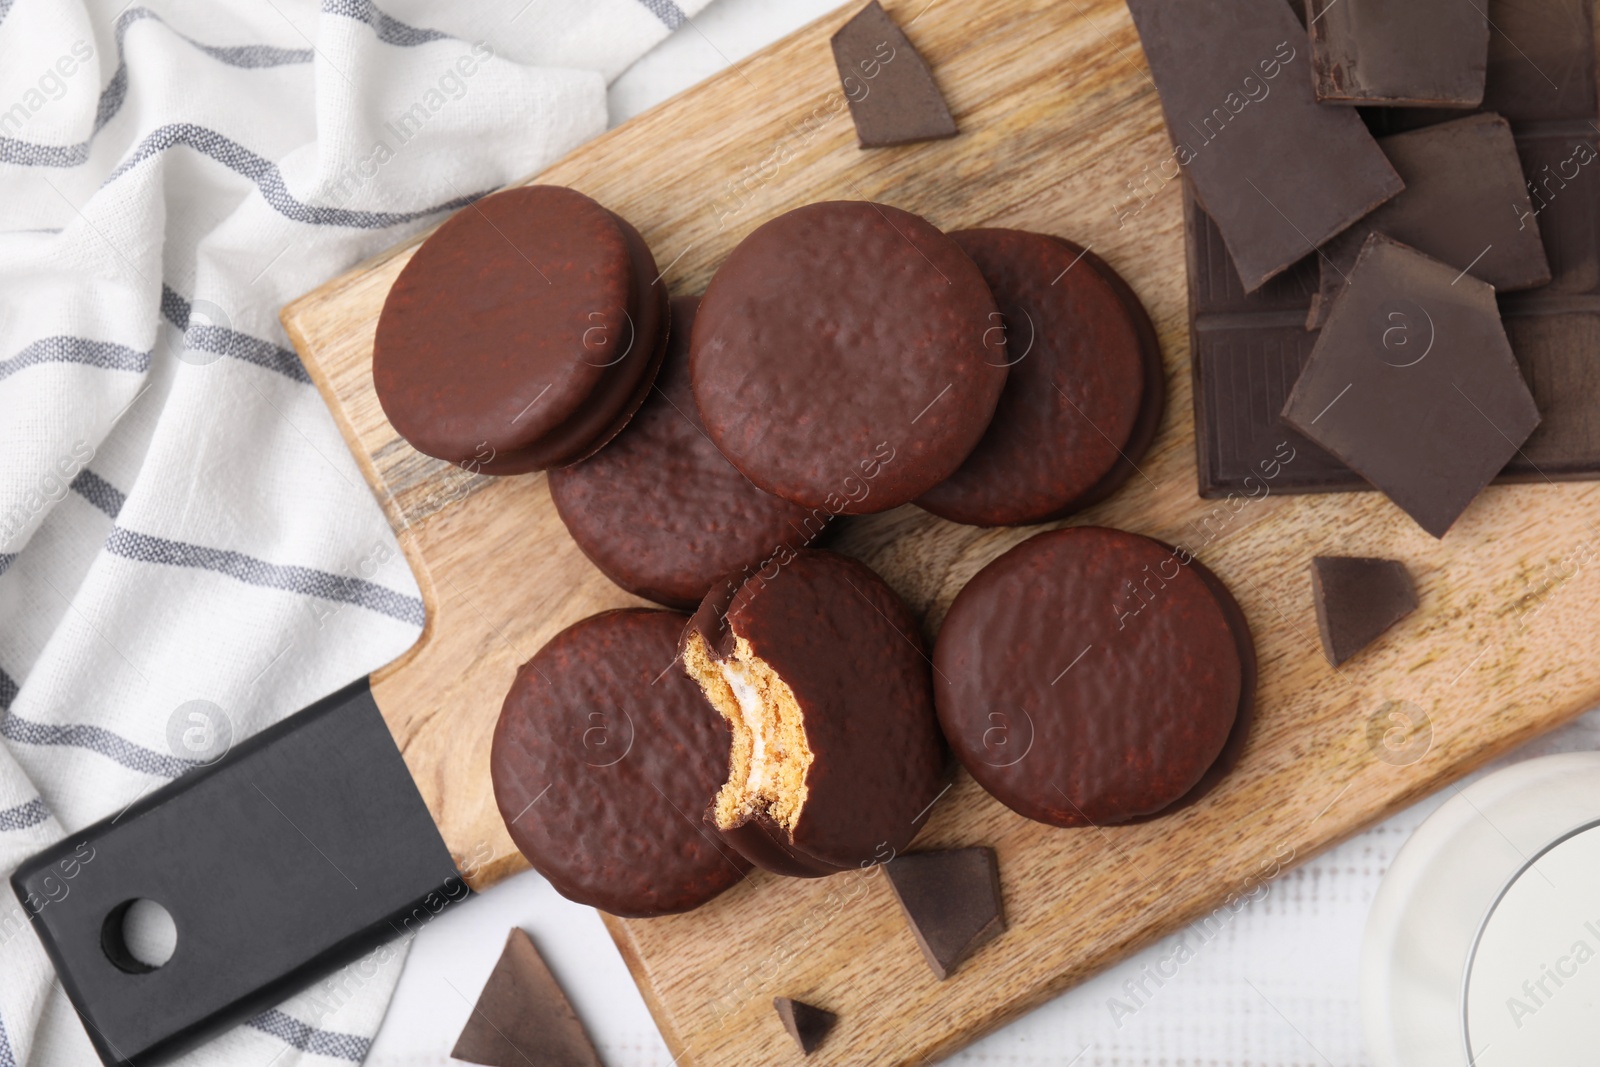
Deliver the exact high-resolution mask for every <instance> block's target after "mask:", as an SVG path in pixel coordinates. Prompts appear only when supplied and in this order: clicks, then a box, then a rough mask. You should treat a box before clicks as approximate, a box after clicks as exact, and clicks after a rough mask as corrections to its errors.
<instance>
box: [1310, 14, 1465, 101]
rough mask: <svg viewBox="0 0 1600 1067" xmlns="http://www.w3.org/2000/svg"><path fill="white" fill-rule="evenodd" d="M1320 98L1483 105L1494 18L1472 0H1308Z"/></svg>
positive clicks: (1313, 55) (1313, 54)
mask: <svg viewBox="0 0 1600 1067" xmlns="http://www.w3.org/2000/svg"><path fill="white" fill-rule="evenodd" d="M1306 17H1307V24H1308V25H1309V26H1310V28H1311V67H1312V71H1313V73H1314V77H1315V81H1316V91H1317V99H1318V100H1320V101H1322V102H1324V103H1335V104H1387V105H1391V106H1401V107H1477V106H1478V105H1479V104H1481V103H1482V102H1483V88H1484V76H1485V73H1486V71H1487V68H1488V64H1489V20H1488V17H1487V16H1486V15H1485V13H1484V10H1483V8H1482V7H1481V6H1480V5H1479V4H1477V3H1473V2H1468V0H1402V2H1398V3H1397V2H1396V0H1306Z"/></svg>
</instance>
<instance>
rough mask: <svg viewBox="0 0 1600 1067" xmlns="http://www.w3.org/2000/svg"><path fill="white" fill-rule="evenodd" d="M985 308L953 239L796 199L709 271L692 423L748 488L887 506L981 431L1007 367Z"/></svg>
mask: <svg viewBox="0 0 1600 1067" xmlns="http://www.w3.org/2000/svg"><path fill="white" fill-rule="evenodd" d="M997 314H998V309H997V308H996V306H995V303H994V298H993V297H992V296H991V295H990V292H989V287H988V285H987V284H986V283H985V282H984V280H983V275H982V274H981V273H980V272H979V271H978V268H977V267H976V266H975V265H974V264H973V262H972V260H971V259H969V258H968V257H967V255H966V253H964V252H962V251H961V248H960V247H959V246H958V245H957V244H956V243H955V242H954V241H951V240H950V239H949V238H948V237H946V236H944V234H942V233H940V232H939V231H938V230H937V229H935V228H934V227H933V226H932V225H930V224H929V223H928V222H926V221H925V220H923V219H921V218H919V217H917V216H916V215H912V214H910V213H908V212H905V211H901V210H899V209H897V208H892V207H888V206H885V205H881V204H871V203H865V202H860V201H832V202H827V203H821V204H810V205H808V206H806V207H802V208H798V209H797V210H794V211H791V212H789V213H788V214H785V215H781V216H779V217H778V218H776V219H773V220H771V221H770V222H767V223H766V224H764V225H763V226H761V227H759V228H758V229H756V230H755V232H753V233H751V234H750V235H749V236H748V237H746V238H745V239H744V241H743V242H741V243H740V244H739V246H738V247H737V248H735V249H734V251H733V254H732V255H730V256H729V257H728V260H727V262H726V263H725V264H724V265H723V266H722V269H720V270H719V271H718V272H717V275H716V277H715V278H714V279H712V282H711V286H710V288H708V289H707V290H706V295H705V299H704V300H703V301H702V302H701V305H700V314H699V317H698V318H697V320H696V322H695V329H694V337H693V340H692V342H691V354H690V373H691V375H692V377H693V381H694V394H695V399H696V401H698V403H699V406H700V413H701V416H702V417H703V418H704V419H705V423H706V430H707V432H708V433H709V434H710V435H711V439H712V440H713V441H714V442H716V445H717V447H718V448H719V449H721V451H722V453H723V455H725V456H727V457H728V461H729V462H730V463H732V464H733V465H734V466H735V467H737V468H739V469H740V470H741V471H743V472H744V473H745V475H746V476H748V477H749V478H750V480H751V481H753V482H755V483H756V484H757V485H759V486H760V487H761V488H763V489H765V490H767V491H768V492H770V493H775V494H777V495H778V496H781V497H784V498H786V499H789V500H793V501H795V502H797V503H801V504H805V505H807V506H810V507H827V506H829V504H830V501H833V502H838V501H843V506H842V507H841V508H837V509H834V510H842V511H843V512H845V513H847V514H867V513H871V512H878V511H886V510H888V509H890V508H893V507H898V506H899V505H901V504H904V503H906V502H907V501H910V500H912V499H914V498H916V497H918V496H920V495H921V494H922V493H924V492H926V491H928V490H929V489H931V488H933V487H934V486H935V485H937V484H939V482H941V481H943V480H944V479H945V478H946V477H948V476H949V475H950V474H951V473H952V472H954V471H955V469H956V468H957V467H959V466H960V465H961V461H962V460H964V459H965V458H966V457H967V454H968V453H969V452H971V451H972V449H973V447H974V446H975V445H976V444H977V443H978V440H979V438H981V437H982V436H983V432H984V430H985V429H986V428H987V427H988V425H989V420H990V418H991V417H992V416H993V414H994V410H995V404H996V402H997V401H998V400H999V397H1000V391H1001V389H1002V388H1003V387H1004V386H1005V379H1006V368H1005V366H1004V365H1003V361H1001V360H995V359H993V358H992V355H991V353H990V351H989V350H988V349H986V348H985V346H984V339H985V334H986V333H987V332H988V331H989V330H990V329H991V328H992V327H993V326H994V325H995V323H996V321H997V319H996V318H995V316H996V315H997Z"/></svg>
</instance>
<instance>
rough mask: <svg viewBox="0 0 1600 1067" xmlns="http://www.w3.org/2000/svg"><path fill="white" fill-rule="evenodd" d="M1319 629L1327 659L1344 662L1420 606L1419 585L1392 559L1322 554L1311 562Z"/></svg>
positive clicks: (1334, 663) (1312, 584) (1337, 662)
mask: <svg viewBox="0 0 1600 1067" xmlns="http://www.w3.org/2000/svg"><path fill="white" fill-rule="evenodd" d="M1311 593H1312V596H1313V598H1314V599H1315V601H1316V605H1317V629H1318V631H1320V632H1321V634H1322V651H1323V652H1324V653H1326V654H1327V657H1328V662H1329V663H1331V664H1333V665H1334V666H1335V667H1338V666H1341V665H1343V664H1344V662H1345V661H1346V660H1348V659H1349V658H1350V657H1351V656H1354V655H1355V654H1356V653H1357V652H1360V651H1361V650H1362V649H1363V648H1366V647H1367V646H1368V645H1370V644H1372V642H1374V641H1376V640H1377V639H1378V637H1379V636H1380V635H1382V634H1383V633H1384V631H1386V630H1388V629H1389V627H1391V626H1393V625H1394V624H1395V623H1397V622H1399V621H1400V620H1401V619H1403V618H1405V617H1406V616H1407V615H1410V614H1411V613H1412V612H1413V611H1416V610H1417V587H1416V585H1415V584H1414V583H1413V582H1412V581H1411V572H1409V571H1407V570H1406V565H1405V564H1404V563H1401V562H1399V561H1398V560H1392V559H1363V558H1360V557H1356V556H1318V557H1316V558H1315V559H1313V560H1312V561H1311Z"/></svg>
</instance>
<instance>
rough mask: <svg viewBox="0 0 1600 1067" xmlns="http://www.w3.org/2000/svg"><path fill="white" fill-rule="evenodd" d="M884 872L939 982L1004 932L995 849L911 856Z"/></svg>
mask: <svg viewBox="0 0 1600 1067" xmlns="http://www.w3.org/2000/svg"><path fill="white" fill-rule="evenodd" d="M884 871H885V872H886V873H887V874H888V876H889V884H890V885H891V886H893V887H894V894H895V896H896V897H897V898H898V899H899V901H900V907H901V908H902V909H904V911H905V913H906V919H907V921H908V922H909V923H910V925H911V932H912V933H913V934H915V935H916V938H917V944H918V945H919V946H921V948H922V955H923V956H924V957H925V958H926V959H927V961H928V966H929V967H931V968H933V973H934V974H936V975H938V976H939V977H940V978H941V979H944V978H948V977H950V974H951V972H953V971H954V970H955V969H956V968H957V967H959V966H960V965H961V962H962V961H963V960H965V959H966V958H967V957H968V956H970V955H972V954H973V953H974V952H976V951H977V950H978V949H979V948H981V947H982V946H983V945H985V944H987V943H988V942H990V941H992V940H993V939H994V938H996V937H998V936H999V935H1000V933H1001V931H1003V930H1004V929H1005V928H1006V916H1005V908H1004V906H1003V905H1002V904H1001V901H1000V868H999V866H998V865H997V864H996V863H995V857H994V849H992V848H959V849H953V850H951V851H949V852H913V853H911V854H909V855H906V856H899V857H897V858H895V859H893V860H891V861H890V862H889V863H888V864H887V865H886V866H885V867H884Z"/></svg>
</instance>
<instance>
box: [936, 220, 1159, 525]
mask: <svg viewBox="0 0 1600 1067" xmlns="http://www.w3.org/2000/svg"><path fill="white" fill-rule="evenodd" d="M950 237H951V239H952V240H954V241H955V242H956V243H957V244H959V245H960V246H961V248H962V250H963V251H965V252H966V253H967V254H968V255H969V256H971V257H972V259H973V262H975V263H977V265H978V267H979V269H980V270H982V271H983V276H984V278H985V279H986V280H987V281H988V283H989V287H990V288H991V289H992V290H993V291H994V294H995V299H996V300H997V301H998V303H999V305H1000V308H1001V313H1002V314H1003V315H1004V316H1005V323H1006V338H1005V351H1004V354H1003V355H1000V356H999V358H1000V359H1001V360H1003V361H1004V362H1006V363H1008V364H1009V365H1010V367H1011V374H1010V377H1009V379H1008V380H1007V381H1006V388H1005V391H1004V392H1003V393H1001V394H1000V403H999V406H998V407H997V408H996V409H995V415H994V421H993V422H992V423H990V425H989V430H988V432H987V433H986V434H984V437H983V440H982V441H980V442H979V443H978V447H977V448H975V449H974V450H973V451H972V454H971V455H969V456H968V457H967V459H966V462H964V463H963V464H962V465H961V468H960V469H959V470H957V471H956V472H955V473H954V474H953V475H951V476H950V477H949V478H948V479H946V480H945V481H944V482H942V483H941V484H940V485H938V486H936V487H935V488H934V489H933V490H931V491H930V492H928V493H924V494H923V495H922V496H921V497H919V498H918V499H917V504H918V506H920V507H922V508H924V509H926V510H928V511H931V512H933V513H934V514H935V515H938V516H940V517H942V518H946V519H950V520H951V521H953V522H962V523H968V524H971V525H974V526H1021V525H1027V524H1029V523H1036V522H1048V521H1051V520H1053V519H1059V518H1062V517H1064V516H1065V515H1068V514H1070V513H1072V512H1073V511H1075V510H1077V509H1078V508H1079V507H1082V506H1086V505H1087V504H1088V503H1092V502H1093V499H1098V498H1100V497H1104V496H1106V495H1108V494H1109V493H1110V492H1111V491H1112V490H1113V489H1114V488H1116V486H1117V485H1120V484H1121V482H1122V481H1125V480H1126V478H1127V476H1128V474H1129V473H1131V471H1132V470H1133V464H1135V463H1137V462H1138V460H1139V459H1140V458H1141V455H1142V453H1143V450H1144V448H1146V447H1148V445H1149V440H1150V437H1151V436H1153V434H1154V429H1155V424H1156V423H1158V422H1159V421H1160V416H1161V409H1162V406H1163V400H1164V394H1165V389H1164V376H1163V374H1162V370H1161V347H1160V343H1159V341H1158V340H1157V339H1156V334H1155V328H1154V327H1153V326H1152V325H1151V324H1150V317H1149V315H1147V314H1146V313H1145V310H1144V307H1143V306H1142V305H1141V304H1140V303H1139V301H1138V298H1137V297H1133V295H1132V291H1131V290H1130V289H1129V288H1128V287H1127V285H1126V284H1125V283H1122V281H1121V279H1120V278H1117V277H1116V273H1115V272H1114V271H1112V270H1111V268H1110V267H1107V266H1105V264H1104V263H1102V262H1100V261H1099V260H1097V259H1095V260H1091V259H1090V258H1089V256H1087V255H1085V254H1084V250H1083V249H1082V248H1079V247H1078V246H1077V245H1075V244H1072V243H1071V242H1069V241H1064V240H1061V239H1059V238H1055V237H1050V236H1047V235H1045V234H1038V233H1027V232H1024V231H1021V230H962V231H959V232H956V233H952V234H951V235H950ZM1112 278H1116V283H1115V284H1114V283H1113V281H1112ZM991 358H994V357H991ZM1152 372H1153V373H1152ZM1147 408H1148V409H1149V411H1148V412H1147ZM1136 429H1138V430H1140V431H1142V432H1141V433H1140V435H1139V436H1140V438H1141V439H1140V440H1137V441H1136V440H1134V437H1135V430H1136ZM1130 448H1131V449H1133V451H1130ZM1135 451H1136V452H1138V453H1139V454H1138V455H1136V454H1134V452H1135ZM1124 456H1126V459H1125V458H1124ZM1091 498H1092V499H1091Z"/></svg>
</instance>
